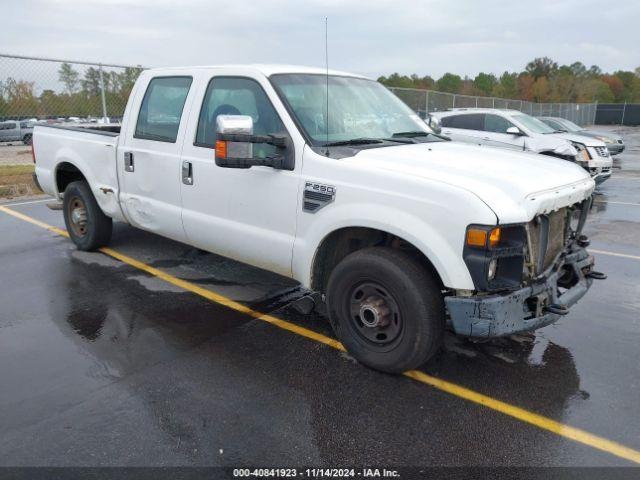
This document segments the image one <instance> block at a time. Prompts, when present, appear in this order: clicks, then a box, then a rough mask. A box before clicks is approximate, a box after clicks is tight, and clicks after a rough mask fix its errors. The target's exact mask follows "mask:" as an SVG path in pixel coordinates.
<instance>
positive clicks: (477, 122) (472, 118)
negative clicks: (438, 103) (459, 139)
mask: <svg viewBox="0 0 640 480" xmlns="http://www.w3.org/2000/svg"><path fill="white" fill-rule="evenodd" d="M440 124H441V125H442V126H443V127H449V128H460V129H463V130H480V131H482V130H484V113H470V114H464V115H450V116H447V117H443V118H442V120H441V121H440Z"/></svg>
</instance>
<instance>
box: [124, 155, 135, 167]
mask: <svg viewBox="0 0 640 480" xmlns="http://www.w3.org/2000/svg"><path fill="white" fill-rule="evenodd" d="M134 169H135V168H134V166H133V152H124V171H125V172H133V171H134Z"/></svg>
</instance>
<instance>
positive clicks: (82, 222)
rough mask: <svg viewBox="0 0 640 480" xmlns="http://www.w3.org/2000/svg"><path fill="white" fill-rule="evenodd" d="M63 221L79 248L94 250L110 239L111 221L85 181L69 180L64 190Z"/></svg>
mask: <svg viewBox="0 0 640 480" xmlns="http://www.w3.org/2000/svg"><path fill="white" fill-rule="evenodd" d="M63 211H64V223H65V225H66V226H67V232H69V237H70V238H71V240H73V243H75V244H76V246H77V247H78V249H80V250H95V249H97V248H100V247H102V246H104V245H107V244H108V243H109V241H110V240H111V229H112V221H111V218H110V217H107V216H106V215H105V214H104V212H103V211H102V210H101V209H100V207H99V206H98V202H96V199H95V197H94V196H93V193H91V189H90V188H89V185H88V184H87V182H85V181H77V182H71V183H70V184H69V185H68V186H67V188H66V189H65V191H64V202H63Z"/></svg>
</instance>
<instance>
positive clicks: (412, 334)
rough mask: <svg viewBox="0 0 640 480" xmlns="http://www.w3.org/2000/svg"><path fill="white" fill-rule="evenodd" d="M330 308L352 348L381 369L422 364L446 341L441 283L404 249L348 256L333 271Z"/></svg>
mask: <svg viewBox="0 0 640 480" xmlns="http://www.w3.org/2000/svg"><path fill="white" fill-rule="evenodd" d="M327 307H328V311H329V318H330V321H331V325H332V327H333V329H334V331H335V333H336V335H337V336H338V338H339V339H340V341H341V342H342V343H343V345H344V346H345V348H346V349H347V350H348V352H349V353H350V354H351V355H353V356H354V357H355V358H356V359H357V360H358V361H359V362H361V363H363V364H364V365H367V366H368V367H371V368H373V369H375V370H381V371H383V372H388V373H401V372H404V371H406V370H410V369H413V368H416V367H418V366H420V365H422V364H423V363H425V362H426V361H427V360H429V359H430V358H431V357H432V356H433V355H434V354H435V353H436V352H437V351H438V349H439V348H440V346H441V344H442V336H443V332H444V327H445V308H444V300H443V297H442V293H441V291H440V287H439V285H438V282H437V281H436V279H435V278H434V276H433V274H432V273H430V272H429V271H428V270H426V269H425V268H424V267H423V266H422V265H420V262H419V261H417V260H416V259H415V257H412V256H411V255H410V254H408V253H406V252H403V251H400V250H395V249H391V248H383V247H372V248H366V249H363V250H359V251H357V252H354V253H352V254H350V255H348V256H347V257H346V258H344V260H342V261H341V262H340V263H339V264H338V265H337V266H336V267H335V268H334V270H333V272H331V276H330V278H329V283H328V286H327ZM354 312H357V313H354ZM363 319H365V320H363ZM376 319H377V322H378V323H377V325H376ZM366 323H368V325H367V324H366Z"/></svg>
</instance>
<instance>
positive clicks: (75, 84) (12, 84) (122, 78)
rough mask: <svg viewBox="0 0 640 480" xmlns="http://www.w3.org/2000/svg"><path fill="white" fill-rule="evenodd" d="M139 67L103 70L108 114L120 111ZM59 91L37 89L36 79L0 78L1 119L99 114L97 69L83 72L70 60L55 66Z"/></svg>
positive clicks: (99, 93) (100, 110) (99, 96)
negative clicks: (74, 66) (33, 80)
mask: <svg viewBox="0 0 640 480" xmlns="http://www.w3.org/2000/svg"><path fill="white" fill-rule="evenodd" d="M140 72H142V67H127V68H125V69H123V70H122V71H119V72H117V71H113V70H105V69H103V72H102V73H103V75H102V77H103V82H104V90H105V102H106V104H107V114H108V115H110V116H120V115H122V114H123V112H124V109H125V106H126V105H127V100H128V99H129V93H131V89H132V88H133V84H134V83H135V81H136V79H137V78H138V76H139V75H140ZM57 74H58V78H57V80H58V82H59V84H60V85H61V88H60V89H59V90H58V91H55V90H52V89H45V90H42V92H40V93H37V92H36V82H30V81H26V80H17V79H15V78H12V77H8V78H6V79H5V80H0V118H2V117H9V118H10V117H22V118H25V117H35V118H46V117H70V116H75V117H89V116H92V117H101V116H102V99H101V82H100V70H99V68H98V67H89V68H87V69H86V70H85V71H84V72H83V73H82V74H81V73H80V72H78V71H77V70H75V69H74V68H73V66H72V65H71V64H69V63H63V64H61V66H60V68H59V69H58V72H57Z"/></svg>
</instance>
